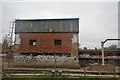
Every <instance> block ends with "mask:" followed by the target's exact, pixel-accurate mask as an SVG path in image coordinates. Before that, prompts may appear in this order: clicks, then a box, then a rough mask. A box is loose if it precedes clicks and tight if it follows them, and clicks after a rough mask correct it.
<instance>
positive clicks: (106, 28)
mask: <svg viewBox="0 0 120 80" xmlns="http://www.w3.org/2000/svg"><path fill="white" fill-rule="evenodd" d="M105 1H106V2H105ZM1 2H2V3H0V12H1V13H2V14H0V17H2V18H1V19H0V24H1V25H0V26H2V27H1V28H2V29H1V30H2V31H0V32H1V33H0V34H1V36H0V42H1V41H2V37H3V36H4V35H5V34H6V33H9V27H10V22H11V21H13V20H14V19H51V18H52V19H53V18H79V31H80V33H79V43H80V48H84V47H87V48H90V49H94V48H95V47H97V48H100V47H101V41H104V40H105V39H107V38H118V2H117V1H116V0H109V2H108V0H104V1H102V0H101V1H100V0H99V1H98V2H95V1H94V0H93V1H92V0H91V2H90V0H89V2H88V0H85V1H81V2H78V1H77V0H75V1H72V2H70V1H69V2H68V1H66V2H64V1H63V2H59V1H58V2H55V1H53V2H47V1H46V0H45V1H44V2H40V1H36V0H12V1H9V0H3V1H1ZM112 44H116V45H118V43H117V41H109V42H107V43H106V44H105V46H110V45H112Z"/></svg>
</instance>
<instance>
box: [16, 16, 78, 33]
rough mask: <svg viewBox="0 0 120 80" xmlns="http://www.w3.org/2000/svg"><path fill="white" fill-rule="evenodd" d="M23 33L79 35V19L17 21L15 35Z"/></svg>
mask: <svg viewBox="0 0 120 80" xmlns="http://www.w3.org/2000/svg"><path fill="white" fill-rule="evenodd" d="M23 32H72V33H79V18H64V19H16V20H15V33H23Z"/></svg>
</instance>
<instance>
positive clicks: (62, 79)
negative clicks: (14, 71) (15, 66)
mask: <svg viewBox="0 0 120 80" xmlns="http://www.w3.org/2000/svg"><path fill="white" fill-rule="evenodd" d="M2 80H120V78H99V77H90V76H86V77H84V76H68V75H62V76H53V75H32V76H29V75H20V76H14V78H3V79H2Z"/></svg>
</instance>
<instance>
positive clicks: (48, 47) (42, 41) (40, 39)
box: [19, 33, 72, 53]
mask: <svg viewBox="0 0 120 80" xmlns="http://www.w3.org/2000/svg"><path fill="white" fill-rule="evenodd" d="M20 39H21V42H20V48H19V51H20V52H23V53H27V52H35V53H69V52H71V49H72V33H22V34H20ZM55 39H60V40H61V41H62V44H61V46H56V45H54V40H55ZM30 40H36V41H37V45H36V46H33V45H30V44H29V42H30Z"/></svg>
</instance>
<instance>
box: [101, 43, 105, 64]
mask: <svg viewBox="0 0 120 80" xmlns="http://www.w3.org/2000/svg"><path fill="white" fill-rule="evenodd" d="M101 47H102V65H105V62H104V42H101Z"/></svg>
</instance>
